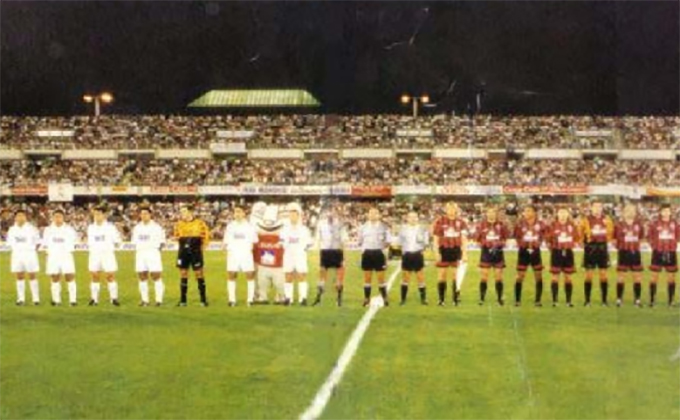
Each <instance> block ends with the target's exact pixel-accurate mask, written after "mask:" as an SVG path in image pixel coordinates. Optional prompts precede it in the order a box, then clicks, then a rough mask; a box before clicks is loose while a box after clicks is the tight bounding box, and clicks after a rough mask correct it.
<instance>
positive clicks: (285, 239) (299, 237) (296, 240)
mask: <svg viewBox="0 0 680 420" xmlns="http://www.w3.org/2000/svg"><path fill="white" fill-rule="evenodd" d="M279 237H280V238H281V239H280V240H281V245H283V254H284V255H285V254H287V253H291V252H301V251H306V250H307V248H308V247H309V246H310V245H312V234H311V233H310V231H309V228H307V226H305V225H303V224H302V223H298V224H297V225H293V224H291V223H286V224H285V225H284V226H283V228H282V229H281V232H279Z"/></svg>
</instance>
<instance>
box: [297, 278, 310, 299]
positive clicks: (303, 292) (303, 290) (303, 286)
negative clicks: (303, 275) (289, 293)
mask: <svg viewBox="0 0 680 420" xmlns="http://www.w3.org/2000/svg"><path fill="white" fill-rule="evenodd" d="M308 289H309V284H307V282H306V281H301V282H299V283H298V294H299V295H300V296H298V299H299V301H300V302H302V301H303V300H304V299H307V290H308Z"/></svg>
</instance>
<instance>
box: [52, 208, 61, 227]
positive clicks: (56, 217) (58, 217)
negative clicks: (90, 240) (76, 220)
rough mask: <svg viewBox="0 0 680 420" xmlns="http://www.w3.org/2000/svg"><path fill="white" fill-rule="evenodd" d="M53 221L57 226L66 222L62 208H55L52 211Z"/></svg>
mask: <svg viewBox="0 0 680 420" xmlns="http://www.w3.org/2000/svg"><path fill="white" fill-rule="evenodd" d="M52 222H53V223H54V224H55V225H57V226H61V225H63V224H64V212H63V211H62V210H55V211H54V212H53V213H52Z"/></svg>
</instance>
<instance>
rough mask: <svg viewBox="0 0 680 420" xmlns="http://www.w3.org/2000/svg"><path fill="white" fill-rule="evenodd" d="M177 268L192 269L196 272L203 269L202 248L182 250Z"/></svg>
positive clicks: (178, 255)
mask: <svg viewBox="0 0 680 420" xmlns="http://www.w3.org/2000/svg"><path fill="white" fill-rule="evenodd" d="M177 267H178V268H181V269H182V270H188V269H189V268H192V269H193V270H194V271H195V270H201V269H203V251H202V250H201V249H200V248H199V249H194V248H180V250H179V252H178V253H177Z"/></svg>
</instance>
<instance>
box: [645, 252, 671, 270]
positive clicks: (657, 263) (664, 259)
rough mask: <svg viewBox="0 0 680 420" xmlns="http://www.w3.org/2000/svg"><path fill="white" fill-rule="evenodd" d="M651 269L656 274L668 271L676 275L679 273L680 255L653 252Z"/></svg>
mask: <svg viewBox="0 0 680 420" xmlns="http://www.w3.org/2000/svg"><path fill="white" fill-rule="evenodd" d="M649 269H650V270H652V271H656V272H659V271H662V270H666V271H667V272H669V273H675V272H676V271H678V253H677V252H675V251H670V252H660V251H652V265H650V266H649Z"/></svg>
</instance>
